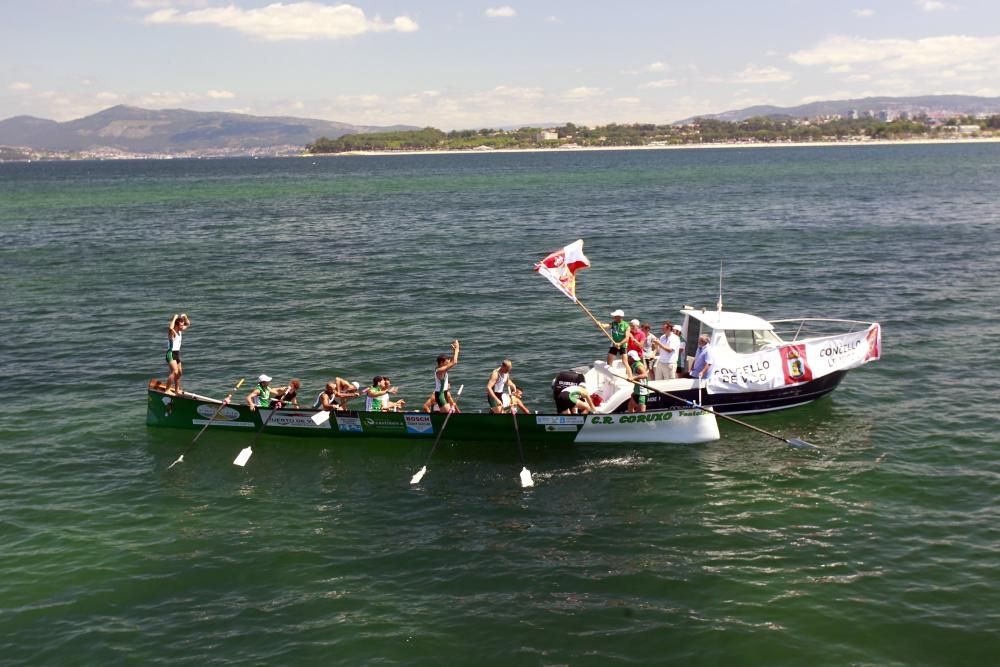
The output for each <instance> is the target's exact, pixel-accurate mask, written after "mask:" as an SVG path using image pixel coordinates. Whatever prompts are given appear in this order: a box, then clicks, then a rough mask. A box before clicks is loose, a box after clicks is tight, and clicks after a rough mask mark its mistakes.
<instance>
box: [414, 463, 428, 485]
mask: <svg viewBox="0 0 1000 667" xmlns="http://www.w3.org/2000/svg"><path fill="white" fill-rule="evenodd" d="M425 474H427V466H424V467H423V468H421V469H420V470H418V471H417V474H416V475H414V476H413V477H411V478H410V484H419V483H420V480H422V479H423V478H424V475H425Z"/></svg>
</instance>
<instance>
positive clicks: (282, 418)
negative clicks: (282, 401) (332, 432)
mask: <svg viewBox="0 0 1000 667" xmlns="http://www.w3.org/2000/svg"><path fill="white" fill-rule="evenodd" d="M314 414H315V413H313V412H299V411H298V410H296V411H291V412H286V411H284V410H276V411H274V414H273V416H271V417H270V419H271V421H269V422H267V425H268V427H271V426H277V427H279V428H308V429H318V428H319V429H328V428H330V426H329V422H323V423H322V424H317V423H316V422H314V421H313V420H312V416H313V415H314ZM269 415H270V412H269V411H266V410H261V411H260V418H261V419H262V420H267V419H268V416H269ZM261 423H263V422H261Z"/></svg>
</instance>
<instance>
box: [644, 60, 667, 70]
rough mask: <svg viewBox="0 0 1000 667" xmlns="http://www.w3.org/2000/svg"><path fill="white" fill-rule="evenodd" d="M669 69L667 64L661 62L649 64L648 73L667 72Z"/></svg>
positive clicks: (647, 66)
mask: <svg viewBox="0 0 1000 667" xmlns="http://www.w3.org/2000/svg"><path fill="white" fill-rule="evenodd" d="M668 69H670V68H669V67H668V66H667V64H666V63H661V62H655V63H649V64H648V65H646V71H647V72H666V71H667V70H668Z"/></svg>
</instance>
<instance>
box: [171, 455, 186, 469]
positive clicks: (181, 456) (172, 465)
mask: <svg viewBox="0 0 1000 667" xmlns="http://www.w3.org/2000/svg"><path fill="white" fill-rule="evenodd" d="M178 463H184V455H183V454H181V455H180V456H178V457H177V460H176V461H174V462H173V463H171V464H170V465H168V466H167V470H170V469H171V468H173V467H174V466H175V465H177V464H178Z"/></svg>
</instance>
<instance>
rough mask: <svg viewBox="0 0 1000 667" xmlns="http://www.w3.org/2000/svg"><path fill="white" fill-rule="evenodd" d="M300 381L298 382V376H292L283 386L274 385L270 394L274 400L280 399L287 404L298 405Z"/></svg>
mask: <svg viewBox="0 0 1000 667" xmlns="http://www.w3.org/2000/svg"><path fill="white" fill-rule="evenodd" d="M301 386H302V383H301V382H299V380H298V378H292V380H291V381H290V382H289V383H288V384H287V385H285V386H284V387H274V388H272V389H271V396H272V397H273V398H274V400H276V401H281V402H282V403H287V404H289V405H294V406H295V407H299V399H298V393H299V387H301Z"/></svg>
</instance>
